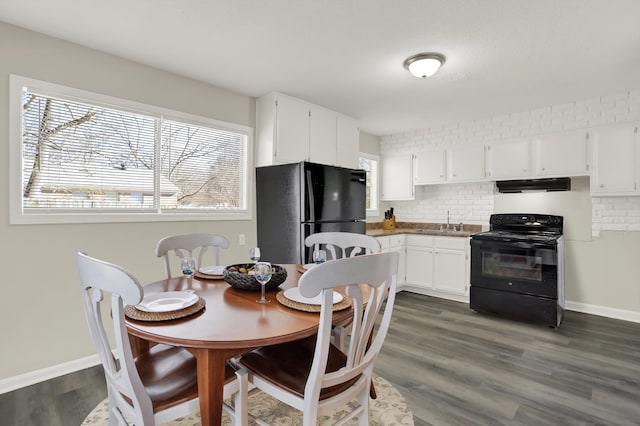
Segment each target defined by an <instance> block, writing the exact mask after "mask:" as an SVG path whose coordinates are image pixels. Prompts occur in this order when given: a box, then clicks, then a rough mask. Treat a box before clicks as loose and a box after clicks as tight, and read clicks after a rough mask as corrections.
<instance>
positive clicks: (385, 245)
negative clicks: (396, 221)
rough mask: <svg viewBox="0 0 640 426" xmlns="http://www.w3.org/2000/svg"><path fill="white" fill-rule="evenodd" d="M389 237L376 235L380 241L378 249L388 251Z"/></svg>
mask: <svg viewBox="0 0 640 426" xmlns="http://www.w3.org/2000/svg"><path fill="white" fill-rule="evenodd" d="M389 238H390V237H377V238H376V240H378V242H379V243H380V250H381V251H389V247H390V244H389V243H390V241H389Z"/></svg>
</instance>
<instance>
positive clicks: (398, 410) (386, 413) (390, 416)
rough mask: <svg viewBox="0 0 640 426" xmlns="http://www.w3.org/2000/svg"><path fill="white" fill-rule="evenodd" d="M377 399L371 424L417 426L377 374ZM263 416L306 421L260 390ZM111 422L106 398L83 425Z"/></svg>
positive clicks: (254, 401) (186, 420) (194, 421)
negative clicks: (414, 425)
mask: <svg viewBox="0 0 640 426" xmlns="http://www.w3.org/2000/svg"><path fill="white" fill-rule="evenodd" d="M373 383H374V385H375V389H376V393H377V398H376V399H370V400H369V424H370V425H377V426H382V425H385V426H386V425H413V414H411V411H410V410H409V407H408V406H407V403H406V401H405V399H404V398H403V397H402V395H401V394H400V392H398V390H397V389H396V388H395V387H394V386H393V385H392V384H391V383H389V382H387V381H386V380H385V379H383V378H381V377H379V376H374V378H373ZM346 412H348V409H345V410H344V411H340V412H337V413H335V415H334V416H332V417H331V418H330V417H322V418H321V419H320V420H319V421H318V425H320V426H328V425H331V424H333V423H334V422H335V419H337V418H340V417H341V416H343V415H344V414H345V413H346ZM252 416H253V417H259V418H260V419H261V420H262V421H265V422H267V423H268V424H271V425H287V426H288V425H300V424H302V412H300V411H298V410H296V409H294V408H291V407H289V406H288V405H286V404H284V403H282V402H279V401H277V400H276V399H273V398H272V397H270V396H268V395H266V394H264V393H262V392H258V393H256V394H254V395H252V396H251V397H250V398H249V424H250V425H253V424H255V422H253V421H252V420H251V417H252ZM108 424H109V402H108V400H106V399H105V400H104V401H102V402H101V403H100V404H98V406H97V407H96V408H94V409H93V411H92V412H91V413H89V415H88V416H87V417H86V418H85V419H84V421H83V422H82V426H108ZM222 424H223V425H225V426H226V425H231V424H232V422H231V418H230V417H229V416H228V415H227V414H226V413H224V414H223V418H222ZM346 424H347V425H357V424H358V421H357V420H356V419H354V420H351V421H350V422H348V423H346ZM164 425H166V426H197V425H200V413H194V414H192V415H189V416H186V417H181V418H179V419H176V420H173V421H171V422H168V423H164Z"/></svg>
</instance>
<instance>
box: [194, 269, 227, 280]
mask: <svg viewBox="0 0 640 426" xmlns="http://www.w3.org/2000/svg"><path fill="white" fill-rule="evenodd" d="M193 276H194V277H196V278H200V279H202V280H221V279H223V278H224V276H223V275H222V274H220V275H208V274H203V273H202V272H200V271H196V273H195V274H193Z"/></svg>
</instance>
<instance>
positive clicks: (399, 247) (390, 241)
mask: <svg viewBox="0 0 640 426" xmlns="http://www.w3.org/2000/svg"><path fill="white" fill-rule="evenodd" d="M377 240H378V242H380V248H381V250H382V251H397V252H398V253H400V257H399V260H398V288H400V287H402V286H403V285H404V283H405V270H406V268H405V264H406V247H405V236H404V234H398V235H390V236H386V237H378V238H377Z"/></svg>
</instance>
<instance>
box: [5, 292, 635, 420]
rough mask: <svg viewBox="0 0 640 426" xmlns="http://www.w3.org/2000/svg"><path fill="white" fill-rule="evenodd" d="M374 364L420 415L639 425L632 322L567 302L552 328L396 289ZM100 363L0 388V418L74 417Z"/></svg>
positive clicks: (93, 391)
mask: <svg viewBox="0 0 640 426" xmlns="http://www.w3.org/2000/svg"><path fill="white" fill-rule="evenodd" d="M392 321H393V322H392V325H391V329H390V331H389V334H388V336H387V341H386V343H385V346H384V349H383V351H382V353H381V355H380V357H379V359H378V362H377V364H376V372H377V373H378V374H380V375H381V376H383V377H385V378H386V379H387V380H389V381H390V382H391V383H393V384H394V385H395V386H396V387H397V388H398V389H399V390H400V391H401V393H402V394H403V395H404V397H405V398H406V400H407V402H408V403H409V406H410V408H411V410H412V411H413V414H414V419H415V424H416V426H420V425H472V424H477V425H489V424H491V425H494V424H507V425H574V424H575V425H590V424H593V425H640V324H635V323H629V322H625V321H618V320H612V319H608V318H603V317H598V316H593V315H586V314H579V313H575V312H567V313H566V315H565V319H564V321H563V323H562V325H561V326H560V328H559V329H558V330H554V329H550V328H548V327H546V326H544V325H536V324H528V323H521V322H514V321H509V320H506V319H502V318H497V317H492V316H487V315H480V314H476V313H474V312H473V311H471V310H470V309H469V307H468V305H466V304H463V303H458V302H452V301H447V300H442V299H437V298H432V297H427V296H420V295H416V294H411V293H405V292H403V293H400V294H398V298H397V303H396V307H395V311H394V317H393V320H392ZM105 397H106V388H105V385H104V377H103V375H102V371H101V369H100V368H99V367H96V368H91V369H88V370H83V371H80V372H77V373H74V374H70V375H67V376H64V377H60V378H57V379H53V380H50V381H47V382H44V383H40V384H37V385H33V386H29V387H26V388H23V389H20V390H17V391H15V392H10V393H6V394H3V395H0V424H1V425H6V426H10V425H16V426H17V425H20V426H24V425H37V426H39V425H42V426H44V425H46V426H58V425H60V426H73V425H79V424H80V423H81V422H82V420H83V419H84V417H85V416H86V415H87V414H88V413H89V411H91V409H92V408H93V407H94V406H95V405H96V404H97V403H98V402H99V401H101V400H102V399H103V398H105Z"/></svg>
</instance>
